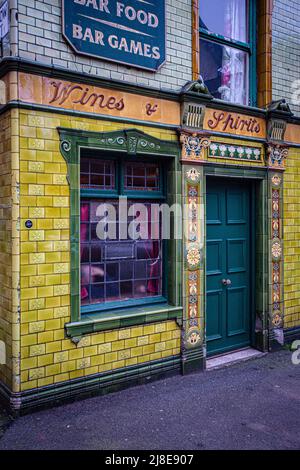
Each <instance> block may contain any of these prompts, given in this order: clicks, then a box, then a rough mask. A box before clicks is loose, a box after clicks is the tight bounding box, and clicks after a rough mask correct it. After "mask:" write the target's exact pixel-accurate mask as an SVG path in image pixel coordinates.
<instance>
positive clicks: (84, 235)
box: [80, 204, 89, 300]
mask: <svg viewBox="0 0 300 470" xmlns="http://www.w3.org/2000/svg"><path fill="white" fill-rule="evenodd" d="M80 221H81V222H88V221H89V204H82V205H81V208H80ZM84 241H88V225H87V224H83V223H81V225H80V243H82V242H84ZM82 254H83V249H82V245H81V246H80V256H82ZM82 278H83V273H81V284H82ZM88 295H89V293H88V291H87V289H86V287H82V286H81V300H84V299H86V298H87V297H88Z"/></svg>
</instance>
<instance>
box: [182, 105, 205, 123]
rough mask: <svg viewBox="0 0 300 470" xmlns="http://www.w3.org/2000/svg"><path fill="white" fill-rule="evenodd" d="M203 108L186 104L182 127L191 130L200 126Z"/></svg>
mask: <svg viewBox="0 0 300 470" xmlns="http://www.w3.org/2000/svg"><path fill="white" fill-rule="evenodd" d="M204 111H205V108H204V107H203V106H201V105H199V104H186V105H185V109H184V115H183V125H184V126H186V127H191V128H193V129H199V128H201V126H202V123H203V118H204Z"/></svg>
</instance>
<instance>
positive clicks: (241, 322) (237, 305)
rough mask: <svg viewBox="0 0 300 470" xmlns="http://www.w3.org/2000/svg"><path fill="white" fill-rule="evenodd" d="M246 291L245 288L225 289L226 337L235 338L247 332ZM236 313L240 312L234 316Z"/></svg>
mask: <svg viewBox="0 0 300 470" xmlns="http://www.w3.org/2000/svg"><path fill="white" fill-rule="evenodd" d="M246 289H247V288H246V286H243V287H229V288H228V289H227V311H228V323H227V335H228V336H236V335H240V334H241V333H246V332H247V327H246V325H247V318H246V313H247V306H246V299H247V293H246ZM236 312H240V314H239V315H236V314H235V313H236Z"/></svg>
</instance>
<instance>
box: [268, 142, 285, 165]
mask: <svg viewBox="0 0 300 470" xmlns="http://www.w3.org/2000/svg"><path fill="white" fill-rule="evenodd" d="M288 153H289V150H288V148H287V147H284V146H282V145H279V144H268V148H267V154H266V159H267V161H266V163H267V165H268V167H269V168H272V169H275V170H284V169H285V159H286V158H287V156H288Z"/></svg>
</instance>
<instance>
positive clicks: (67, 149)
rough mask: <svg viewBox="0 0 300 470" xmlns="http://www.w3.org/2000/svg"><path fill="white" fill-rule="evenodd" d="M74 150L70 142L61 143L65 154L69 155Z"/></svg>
mask: <svg viewBox="0 0 300 470" xmlns="http://www.w3.org/2000/svg"><path fill="white" fill-rule="evenodd" d="M71 148H72V144H71V142H70V141H69V140H63V141H62V143H61V150H62V151H63V152H66V153H69V152H70V150H71Z"/></svg>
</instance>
